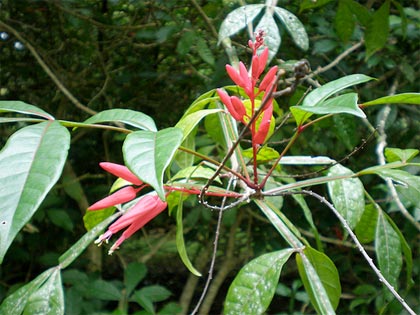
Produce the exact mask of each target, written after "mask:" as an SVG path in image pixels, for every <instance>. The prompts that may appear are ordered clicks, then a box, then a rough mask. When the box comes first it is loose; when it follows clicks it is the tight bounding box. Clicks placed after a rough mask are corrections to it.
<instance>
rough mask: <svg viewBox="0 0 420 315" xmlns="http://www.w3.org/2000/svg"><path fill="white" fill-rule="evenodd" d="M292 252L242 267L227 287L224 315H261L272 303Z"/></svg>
mask: <svg viewBox="0 0 420 315" xmlns="http://www.w3.org/2000/svg"><path fill="white" fill-rule="evenodd" d="M293 252H294V250H293V249H290V248H288V249H283V250H280V251H276V252H272V253H268V254H264V255H262V256H260V257H257V258H255V259H253V260H251V261H250V262H249V263H247V264H246V265H245V266H244V267H242V269H241V270H240V271H239V273H238V274H237V275H236V277H235V279H234V280H233V282H232V284H231V285H230V287H229V291H228V293H227V296H226V300H225V305H224V313H225V314H229V315H231V314H262V313H264V312H265V310H266V309H267V308H268V306H269V305H270V303H271V300H272V299H273V296H274V293H275V291H276V287H277V284H278V282H279V277H280V272H281V269H282V268H283V265H284V264H285V263H286V262H287V260H288V259H289V257H290V255H291V254H292V253H293Z"/></svg>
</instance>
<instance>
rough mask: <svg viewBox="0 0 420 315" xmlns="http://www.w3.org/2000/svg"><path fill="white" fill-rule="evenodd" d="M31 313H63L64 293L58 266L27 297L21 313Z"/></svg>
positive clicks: (27, 314) (26, 314) (46, 314)
mask: <svg viewBox="0 0 420 315" xmlns="http://www.w3.org/2000/svg"><path fill="white" fill-rule="evenodd" d="M32 314H45V315H60V314H64V293H63V286H62V284H61V273H60V269H59V268H55V269H54V271H53V272H52V273H51V275H50V276H49V277H48V279H47V280H46V281H45V282H44V283H43V284H42V285H41V287H39V288H38V289H36V290H35V291H34V292H33V293H32V294H31V296H30V297H29V299H28V302H27V304H26V306H25V310H24V312H23V315H32Z"/></svg>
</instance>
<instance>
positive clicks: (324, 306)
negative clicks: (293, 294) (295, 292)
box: [296, 247, 341, 314]
mask: <svg viewBox="0 0 420 315" xmlns="http://www.w3.org/2000/svg"><path fill="white" fill-rule="evenodd" d="M296 263H297V267H298V271H299V275H300V278H301V279H302V282H303V285H304V287H305V290H306V292H307V293H308V295H309V298H310V300H311V303H312V305H313V306H314V308H315V309H316V311H317V313H318V314H335V312H334V310H335V309H336V308H337V306H338V303H339V300H340V294H341V284H340V279H339V276H338V271H337V269H336V268H335V266H334V264H333V262H332V261H331V260H330V259H329V258H328V256H326V255H325V254H323V253H321V252H318V251H316V250H315V249H313V248H311V247H306V248H305V249H304V250H303V252H302V253H299V254H298V255H296Z"/></svg>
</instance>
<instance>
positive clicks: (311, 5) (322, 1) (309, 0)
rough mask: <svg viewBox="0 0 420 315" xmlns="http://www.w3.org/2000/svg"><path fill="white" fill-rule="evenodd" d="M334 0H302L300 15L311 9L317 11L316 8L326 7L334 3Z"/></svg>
mask: <svg viewBox="0 0 420 315" xmlns="http://www.w3.org/2000/svg"><path fill="white" fill-rule="evenodd" d="M332 1H333V0H318V1H313V0H302V1H301V3H300V7H299V13H301V12H302V11H304V10H309V9H315V8H319V7H322V6H324V5H326V4H327V3H329V2H332Z"/></svg>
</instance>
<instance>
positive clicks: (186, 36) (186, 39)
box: [176, 31, 196, 56]
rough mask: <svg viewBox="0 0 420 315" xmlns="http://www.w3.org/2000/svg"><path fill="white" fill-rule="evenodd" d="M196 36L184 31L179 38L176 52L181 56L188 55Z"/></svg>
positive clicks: (191, 32)
mask: <svg viewBox="0 0 420 315" xmlns="http://www.w3.org/2000/svg"><path fill="white" fill-rule="evenodd" d="M195 38H196V34H195V32H193V31H186V32H185V33H183V34H182V35H181V38H180V39H179V41H178V44H177V45H176V52H177V53H178V54H180V55H181V56H185V55H186V54H188V53H189V51H190V49H191V47H192V46H193V44H194V40H195Z"/></svg>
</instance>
